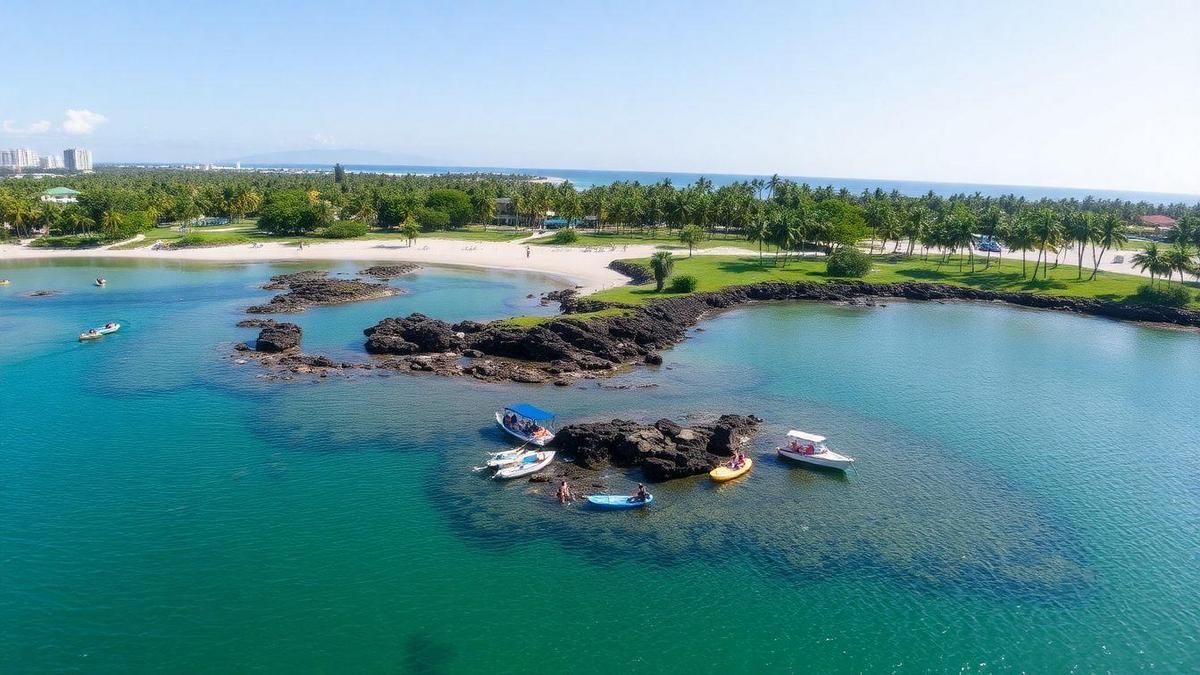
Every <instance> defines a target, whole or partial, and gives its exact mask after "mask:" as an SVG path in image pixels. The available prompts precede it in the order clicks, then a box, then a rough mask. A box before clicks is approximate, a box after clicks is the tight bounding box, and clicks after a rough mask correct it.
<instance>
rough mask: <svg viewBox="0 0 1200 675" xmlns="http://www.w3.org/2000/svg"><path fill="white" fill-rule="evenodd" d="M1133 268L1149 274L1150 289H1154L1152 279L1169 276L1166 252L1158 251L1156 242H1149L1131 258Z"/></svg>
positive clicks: (1168, 262)
mask: <svg viewBox="0 0 1200 675" xmlns="http://www.w3.org/2000/svg"><path fill="white" fill-rule="evenodd" d="M1132 261H1133V266H1134V267H1136V268H1138V269H1139V270H1141V271H1143V272H1149V273H1150V287H1151V288H1153V287H1154V278H1155V277H1157V276H1159V275H1162V274H1167V275H1170V274H1171V261H1170V259H1169V258H1168V255H1167V252H1166V251H1164V250H1162V249H1160V248H1159V247H1158V244H1157V243H1156V242H1150V245H1149V246H1147V247H1146V248H1145V249H1143V250H1142V251H1140V252H1138V253H1135V254H1134V256H1133V260H1132Z"/></svg>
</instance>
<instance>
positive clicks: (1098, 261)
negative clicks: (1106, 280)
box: [1088, 246, 1108, 281]
mask: <svg viewBox="0 0 1200 675" xmlns="http://www.w3.org/2000/svg"><path fill="white" fill-rule="evenodd" d="M1095 252H1096V247H1095V246H1093V247H1092V253H1093V254H1095ZM1107 252H1108V247H1107V246H1105V247H1103V248H1101V249H1100V257H1099V258H1094V261H1095V263H1096V266H1095V267H1093V268H1092V276H1090V277H1088V281H1091V280H1092V279H1095V278H1096V272H1099V271H1100V263H1101V261H1103V260H1104V254H1105V253H1107Z"/></svg>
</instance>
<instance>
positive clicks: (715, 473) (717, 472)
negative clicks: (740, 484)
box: [708, 457, 754, 483]
mask: <svg viewBox="0 0 1200 675" xmlns="http://www.w3.org/2000/svg"><path fill="white" fill-rule="evenodd" d="M753 466H754V460H752V459H750V458H749V457H747V458H746V463H745V464H743V465H742V468H740V469H731V468H729V467H727V466H724V465H722V466H718V467H717V468H715V469H713V470H712V471H709V472H708V475H709V477H710V478H712V479H713V480H715V481H717V482H718V483H724V482H725V481H727V480H733V479H734V478H737V477H738V476H741V475H743V474H746V473H749V472H750V468H751V467H753Z"/></svg>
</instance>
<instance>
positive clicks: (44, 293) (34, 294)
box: [23, 288, 62, 298]
mask: <svg viewBox="0 0 1200 675" xmlns="http://www.w3.org/2000/svg"><path fill="white" fill-rule="evenodd" d="M61 293H62V291H59V290H56V289H53V288H43V289H41V290H37V291H29V292H28V293H24V294H23V295H24V296H25V297H27V298H49V297H53V296H55V295H59V294H61Z"/></svg>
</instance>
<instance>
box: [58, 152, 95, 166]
mask: <svg viewBox="0 0 1200 675" xmlns="http://www.w3.org/2000/svg"><path fill="white" fill-rule="evenodd" d="M63 168H65V169H67V170H68V171H91V170H92V151H91V150H83V149H81V148H68V149H66V150H63Z"/></svg>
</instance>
